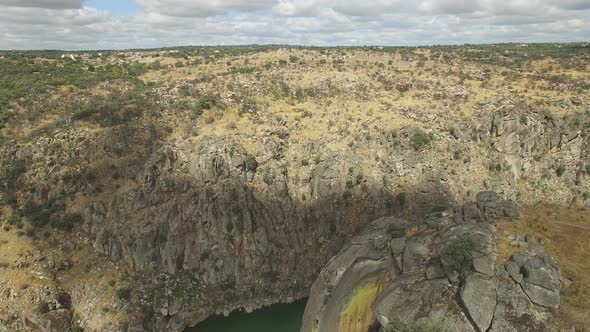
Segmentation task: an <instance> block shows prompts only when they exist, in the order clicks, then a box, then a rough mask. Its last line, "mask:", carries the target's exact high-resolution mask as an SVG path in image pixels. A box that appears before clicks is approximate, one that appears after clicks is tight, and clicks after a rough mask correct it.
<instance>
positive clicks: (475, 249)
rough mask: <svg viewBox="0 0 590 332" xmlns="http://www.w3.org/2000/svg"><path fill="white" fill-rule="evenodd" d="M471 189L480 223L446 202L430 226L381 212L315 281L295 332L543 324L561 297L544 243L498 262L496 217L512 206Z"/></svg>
mask: <svg viewBox="0 0 590 332" xmlns="http://www.w3.org/2000/svg"><path fill="white" fill-rule="evenodd" d="M477 197H478V202H476V203H475V206H477V208H476V209H477V211H478V213H479V215H480V216H481V218H480V219H478V220H477V221H474V220H473V218H464V211H466V209H467V210H469V211H472V209H473V206H474V205H473V204H472V203H467V204H466V205H465V206H463V207H462V208H458V209H455V210H456V211H457V213H459V214H461V213H463V217H460V216H456V215H455V213H454V212H453V210H452V209H450V210H448V211H445V212H443V213H441V214H440V217H439V220H438V223H437V224H436V225H435V226H433V225H432V222H429V223H428V224H427V223H424V224H422V225H418V226H416V225H413V227H410V224H408V223H407V222H406V221H404V220H403V219H399V218H395V217H384V218H380V219H378V220H376V221H374V222H372V223H371V224H369V225H368V226H367V227H365V228H364V230H363V231H362V233H361V234H360V235H359V236H357V237H355V238H354V239H352V240H351V241H350V242H349V243H348V244H346V245H345V247H344V248H343V249H342V250H341V251H340V252H339V253H338V255H336V256H335V257H334V258H333V259H331V260H330V262H329V263H328V264H327V265H326V267H325V268H324V269H323V270H322V272H321V273H320V275H319V277H318V278H317V280H316V281H315V282H314V284H313V286H312V289H311V292H310V298H309V300H308V304H307V307H306V309H305V315H304V318H303V327H302V330H301V331H302V332H332V331H334V332H344V331H346V332H365V331H367V330H369V328H370V327H371V328H372V329H373V330H382V331H390V330H391V331H396V330H399V329H400V327H404V326H405V327H407V326H415V325H431V326H436V327H439V328H441V329H442V330H446V331H542V330H544V329H545V322H546V320H547V318H548V317H550V315H551V313H552V310H553V309H556V308H557V307H558V306H559V302H560V298H559V290H560V284H561V281H560V273H559V268H558V267H557V265H556V264H555V261H554V260H553V258H552V257H550V256H546V255H544V254H543V253H542V251H541V250H537V251H536V252H535V253H529V252H517V253H515V254H514V255H513V256H512V257H511V258H510V260H509V261H508V262H501V261H499V260H498V259H497V257H496V255H495V227H494V225H493V221H494V220H496V219H497V218H500V217H515V215H514V212H515V211H516V210H515V207H514V204H513V203H512V202H511V201H505V200H501V199H500V198H499V196H498V195H496V194H495V193H492V192H482V193H480V194H478V195H477ZM492 208H493V209H492ZM474 211H475V210H473V211H472V212H474ZM471 214H472V213H470V215H471ZM484 216H487V217H485V218H484ZM371 288H372V289H374V292H372V293H370V294H368V293H367V289H371ZM351 309H354V312H353V313H352V315H354V317H350V315H351ZM358 322H361V324H358Z"/></svg>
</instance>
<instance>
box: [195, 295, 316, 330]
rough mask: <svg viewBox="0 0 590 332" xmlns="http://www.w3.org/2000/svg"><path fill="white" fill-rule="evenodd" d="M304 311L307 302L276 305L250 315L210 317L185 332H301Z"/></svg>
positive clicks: (241, 313) (236, 314)
mask: <svg viewBox="0 0 590 332" xmlns="http://www.w3.org/2000/svg"><path fill="white" fill-rule="evenodd" d="M304 310H305V300H302V301H298V302H294V303H290V304H275V305H273V306H270V307H266V308H263V309H260V310H256V311H254V312H252V313H249V314H248V313H245V312H233V313H231V314H230V315H229V316H228V317H223V316H214V317H210V318H208V319H207V320H205V321H203V322H201V323H200V324H198V325H197V326H195V327H191V328H189V329H186V330H185V332H299V330H300V329H301V318H302V317H303V311H304Z"/></svg>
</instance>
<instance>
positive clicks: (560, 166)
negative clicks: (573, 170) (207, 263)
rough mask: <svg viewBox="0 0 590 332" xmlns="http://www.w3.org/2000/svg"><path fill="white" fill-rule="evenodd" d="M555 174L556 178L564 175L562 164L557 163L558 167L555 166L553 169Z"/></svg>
mask: <svg viewBox="0 0 590 332" xmlns="http://www.w3.org/2000/svg"><path fill="white" fill-rule="evenodd" d="M555 174H557V176H559V177H561V176H562V175H563V174H565V165H564V164H563V163H559V165H557V168H556V169H555Z"/></svg>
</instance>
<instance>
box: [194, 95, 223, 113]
mask: <svg viewBox="0 0 590 332" xmlns="http://www.w3.org/2000/svg"><path fill="white" fill-rule="evenodd" d="M215 105H217V97H215V96H212V95H203V96H201V97H199V99H197V102H196V103H195V104H194V106H193V112H195V113H197V114H201V113H202V112H203V110H208V109H211V108H212V107H213V106H215Z"/></svg>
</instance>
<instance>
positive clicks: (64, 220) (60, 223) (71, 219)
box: [51, 212, 82, 232]
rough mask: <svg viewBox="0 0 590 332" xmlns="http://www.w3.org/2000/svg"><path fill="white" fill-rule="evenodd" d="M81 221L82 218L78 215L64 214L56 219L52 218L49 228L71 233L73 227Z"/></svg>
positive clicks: (75, 213)
mask: <svg viewBox="0 0 590 332" xmlns="http://www.w3.org/2000/svg"><path fill="white" fill-rule="evenodd" d="M80 220H82V216H81V215H80V213H77V212H74V213H66V214H64V215H62V216H58V217H57V218H52V220H51V226H52V227H53V228H57V229H60V230H62V231H68V232H69V231H71V230H72V228H74V225H75V224H76V223H78V222H79V221H80Z"/></svg>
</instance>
